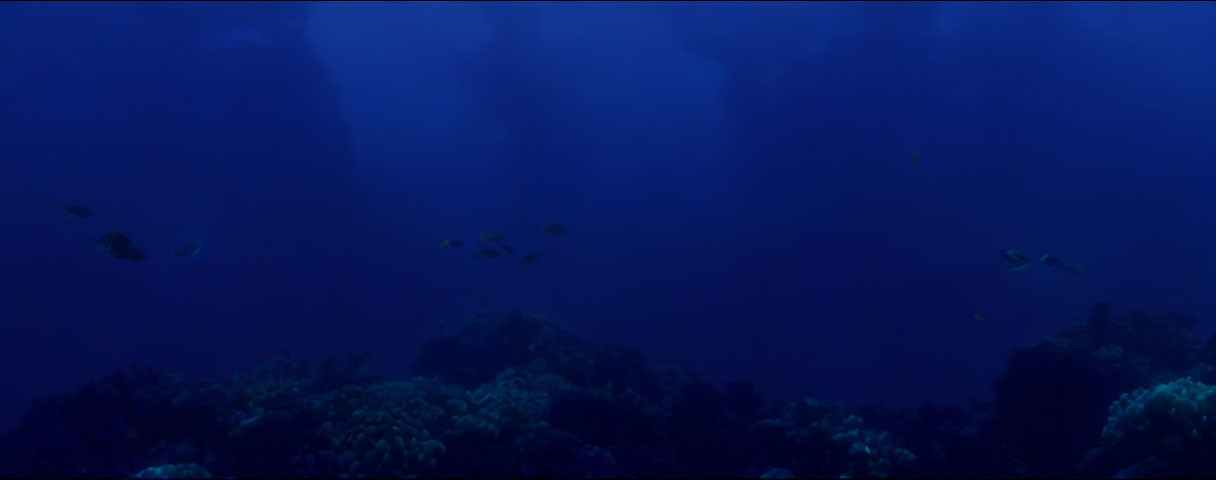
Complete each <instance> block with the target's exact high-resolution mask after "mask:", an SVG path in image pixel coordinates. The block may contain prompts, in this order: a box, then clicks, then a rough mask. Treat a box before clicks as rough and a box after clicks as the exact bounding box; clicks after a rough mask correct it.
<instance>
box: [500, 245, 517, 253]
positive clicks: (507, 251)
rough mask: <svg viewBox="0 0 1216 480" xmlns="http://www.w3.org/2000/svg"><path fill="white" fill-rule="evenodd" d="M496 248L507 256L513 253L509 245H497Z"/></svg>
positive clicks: (513, 250)
mask: <svg viewBox="0 0 1216 480" xmlns="http://www.w3.org/2000/svg"><path fill="white" fill-rule="evenodd" d="M498 247H499V248H501V249H502V251H503V253H506V254H507V255H511V254H513V253H515V249H514V248H511V246H510V245H507V244H505V243H504V244H502V245H499V246H498Z"/></svg>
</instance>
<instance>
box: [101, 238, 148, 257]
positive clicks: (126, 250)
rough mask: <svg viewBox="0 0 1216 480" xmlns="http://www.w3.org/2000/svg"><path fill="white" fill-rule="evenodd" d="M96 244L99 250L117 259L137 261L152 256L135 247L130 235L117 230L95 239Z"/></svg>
mask: <svg viewBox="0 0 1216 480" xmlns="http://www.w3.org/2000/svg"><path fill="white" fill-rule="evenodd" d="M97 245H98V248H99V249H100V250H102V251H104V252H106V253H108V254H110V256H111V257H114V258H117V259H119V260H130V261H132V262H138V261H140V260H143V259H145V258H152V257H149V256H148V255H147V254H146V253H144V251H143V250H141V249H140V248H139V247H136V246H135V243H134V242H132V241H131V237H128V236H126V235H123V234H122V233H119V232H111V233H107V234H105V235H102V236H101V238H98V239H97Z"/></svg>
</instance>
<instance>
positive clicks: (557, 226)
mask: <svg viewBox="0 0 1216 480" xmlns="http://www.w3.org/2000/svg"><path fill="white" fill-rule="evenodd" d="M540 233H541V235H561V234H564V233H566V226H565V225H562V223H561V222H553V223H550V224H549V225H548V226H545V227H543V228H541V229H540Z"/></svg>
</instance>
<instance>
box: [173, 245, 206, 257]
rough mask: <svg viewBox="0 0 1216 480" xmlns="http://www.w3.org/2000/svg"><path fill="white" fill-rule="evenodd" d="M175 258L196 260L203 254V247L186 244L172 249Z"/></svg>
mask: <svg viewBox="0 0 1216 480" xmlns="http://www.w3.org/2000/svg"><path fill="white" fill-rule="evenodd" d="M172 253H173V256H175V257H188V258H193V259H197V258H199V256H200V255H202V253H203V245H202V244H201V243H198V242H187V243H186V244H185V245H182V246H180V247H177V248H174V249H173V250H172Z"/></svg>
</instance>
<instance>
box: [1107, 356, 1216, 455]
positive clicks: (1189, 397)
mask: <svg viewBox="0 0 1216 480" xmlns="http://www.w3.org/2000/svg"><path fill="white" fill-rule="evenodd" d="M1085 467H1086V469H1087V470H1089V471H1091V472H1092V473H1097V474H1102V475H1109V474H1111V473H1115V472H1116V471H1123V472H1124V473H1125V474H1127V473H1133V474H1135V475H1137V476H1155V477H1199V476H1210V475H1212V474H1213V472H1216V470H1213V467H1216V387H1213V386H1209V385H1205V384H1202V383H1198V382H1195V381H1192V380H1191V379H1190V378H1182V379H1178V380H1175V381H1173V382H1170V383H1164V384H1161V385H1157V386H1156V387H1153V388H1144V389H1139V390H1136V391H1135V392H1133V393H1131V394H1130V395H1129V394H1123V395H1122V396H1121V397H1119V399H1118V400H1116V401H1115V402H1114V403H1113V404H1111V406H1110V417H1109V418H1108V419H1107V421H1106V426H1105V427H1103V429H1102V440H1101V442H1100V443H1099V445H1098V447H1097V448H1094V449H1093V450H1090V452H1089V454H1087V455H1086V458H1085Z"/></svg>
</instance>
